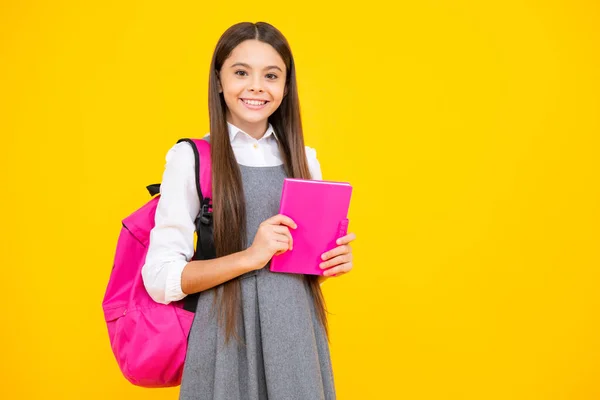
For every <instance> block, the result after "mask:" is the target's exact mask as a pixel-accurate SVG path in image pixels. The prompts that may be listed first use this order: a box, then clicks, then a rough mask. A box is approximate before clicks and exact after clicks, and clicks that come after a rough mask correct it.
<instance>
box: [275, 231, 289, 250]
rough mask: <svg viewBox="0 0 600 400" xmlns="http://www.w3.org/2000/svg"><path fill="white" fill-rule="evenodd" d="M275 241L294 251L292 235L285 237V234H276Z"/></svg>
mask: <svg viewBox="0 0 600 400" xmlns="http://www.w3.org/2000/svg"><path fill="white" fill-rule="evenodd" d="M273 239H274V240H275V241H276V242H278V243H285V244H286V246H287V249H288V250H292V248H293V242H292V239H291V235H285V234H281V233H276V234H275V235H274V236H273Z"/></svg>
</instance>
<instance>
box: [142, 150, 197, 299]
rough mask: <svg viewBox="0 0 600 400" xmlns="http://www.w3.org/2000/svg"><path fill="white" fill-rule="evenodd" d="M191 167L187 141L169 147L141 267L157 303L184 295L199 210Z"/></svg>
mask: <svg viewBox="0 0 600 400" xmlns="http://www.w3.org/2000/svg"><path fill="white" fill-rule="evenodd" d="M194 169H195V158H194V152H193V150H192V148H191V146H190V144H189V143H186V142H181V143H177V144H176V145H174V146H173V147H172V148H171V149H169V151H168V152H167V155H166V165H165V170H164V172H163V177H162V181H161V185H160V198H159V200H158V204H157V208H156V214H155V226H154V228H153V229H152V231H151V232H150V242H149V245H148V252H147V255H146V260H145V263H144V266H143V267H142V279H143V281H144V286H145V287H146V290H147V291H148V294H149V295H150V297H152V299H154V301H156V302H158V303H163V304H168V303H170V302H172V301H177V300H181V299H183V298H184V297H185V296H186V295H185V293H183V291H182V290H181V273H182V272H183V269H184V267H185V266H186V265H187V263H188V262H189V261H190V260H191V259H192V257H193V255H194V232H195V225H194V221H195V219H196V216H197V215H198V212H199V210H200V199H199V198H198V192H197V189H196V171H195V170H194Z"/></svg>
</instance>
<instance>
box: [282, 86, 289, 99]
mask: <svg viewBox="0 0 600 400" xmlns="http://www.w3.org/2000/svg"><path fill="white" fill-rule="evenodd" d="M287 94H288V85H285V88H284V89H283V97H285V96H287Z"/></svg>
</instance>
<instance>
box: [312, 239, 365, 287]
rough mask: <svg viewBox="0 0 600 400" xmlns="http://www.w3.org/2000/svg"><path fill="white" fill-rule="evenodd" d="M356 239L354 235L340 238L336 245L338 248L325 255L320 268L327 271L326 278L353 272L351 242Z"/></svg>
mask: <svg viewBox="0 0 600 400" xmlns="http://www.w3.org/2000/svg"><path fill="white" fill-rule="evenodd" d="M355 239H356V235H355V234H354V233H349V234H348V235H346V236H343V237H341V238H339V239H338V240H337V241H336V243H337V245H338V246H337V247H336V248H335V249H333V250H329V251H328V252H326V253H323V255H322V256H321V259H322V260H323V261H324V262H322V263H321V264H320V265H319V266H320V267H321V269H325V270H326V271H325V272H323V275H324V276H327V277H329V276H336V277H337V276H341V275H344V274H346V273H348V272H350V271H351V270H352V247H350V242H352V241H353V240H355Z"/></svg>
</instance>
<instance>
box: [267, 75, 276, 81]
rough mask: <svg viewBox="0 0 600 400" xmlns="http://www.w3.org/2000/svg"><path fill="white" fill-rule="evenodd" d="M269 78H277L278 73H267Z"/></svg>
mask: <svg viewBox="0 0 600 400" xmlns="http://www.w3.org/2000/svg"><path fill="white" fill-rule="evenodd" d="M267 79H271V80H273V79H277V75H275V74H267Z"/></svg>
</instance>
